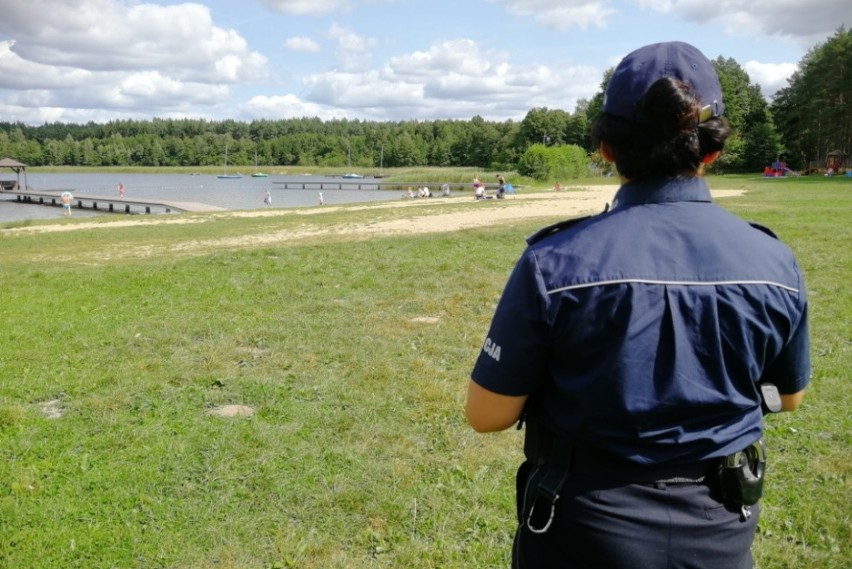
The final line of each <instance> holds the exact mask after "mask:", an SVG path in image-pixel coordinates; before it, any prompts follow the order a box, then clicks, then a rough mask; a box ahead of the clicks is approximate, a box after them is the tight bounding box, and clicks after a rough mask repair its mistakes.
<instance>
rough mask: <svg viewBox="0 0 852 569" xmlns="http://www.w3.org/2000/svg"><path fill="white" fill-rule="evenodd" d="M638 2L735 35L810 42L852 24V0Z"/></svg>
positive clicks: (670, 0) (807, 44) (642, 0)
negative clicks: (851, 7) (850, 6)
mask: <svg viewBox="0 0 852 569" xmlns="http://www.w3.org/2000/svg"><path fill="white" fill-rule="evenodd" d="M634 1H635V2H636V3H637V4H639V5H641V6H644V7H646V8H650V9H652V10H656V11H658V12H662V13H669V14H675V15H677V16H678V17H680V18H682V19H684V20H686V21H689V22H695V23H698V24H719V25H722V26H723V27H724V28H725V30H726V31H727V32H728V33H730V34H733V35H748V36H755V35H760V36H764V35H765V36H778V37H783V38H789V39H791V40H794V41H796V42H798V43H799V44H801V45H805V46H810V45H812V44H814V43H815V42H818V41H821V40H824V39H825V37H826V30H836V29H837V28H839V27H840V26H841V25H845V26H846V27H847V28H848V27H849V26H850V24H852V10H850V9H849V0H819V1H818V2H814V1H813V0H786V1H784V2H778V1H777V0H727V1H726V2H724V3H723V4H721V5H720V4H717V3H713V2H707V1H706V0H634Z"/></svg>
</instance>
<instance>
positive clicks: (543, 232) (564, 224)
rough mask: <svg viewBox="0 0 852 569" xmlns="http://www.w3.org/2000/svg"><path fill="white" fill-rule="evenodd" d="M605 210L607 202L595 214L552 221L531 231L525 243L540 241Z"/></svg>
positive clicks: (531, 243) (530, 243)
mask: <svg viewBox="0 0 852 569" xmlns="http://www.w3.org/2000/svg"><path fill="white" fill-rule="evenodd" d="M607 211H609V204H607V206H606V209H604V210H603V212H602V213H598V214H595V215H586V216H583V217H575V218H572V219H566V220H564V221H560V222H558V223H554V224H553V225H548V226H547V227H543V228H542V229H539V230H538V231H536V232H535V233H533V234H532V235H530V236H529V237H527V245H533V244H535V243H538V242H539V241H541V240H542V239H544V238H545V237H550V236H551V235H553V234H555V233H559V232H560V231H563V230H565V229H568V228H569V227H573V226H575V225H577V224H578V223H580V222H583V221H586V220H587V219H592V218H593V217H597V216H598V215H603V214H604V213H606V212H607Z"/></svg>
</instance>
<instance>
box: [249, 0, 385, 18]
mask: <svg viewBox="0 0 852 569" xmlns="http://www.w3.org/2000/svg"><path fill="white" fill-rule="evenodd" d="M393 1H394V0H261V2H262V3H263V4H264V5H265V6H266V7H268V8H269V9H270V10H273V11H275V12H280V13H282V14H288V15H291V16H320V15H323V14H332V13H338V12H349V11H352V10H353V9H355V8H356V7H358V6H359V5H361V4H375V3H377V2H393Z"/></svg>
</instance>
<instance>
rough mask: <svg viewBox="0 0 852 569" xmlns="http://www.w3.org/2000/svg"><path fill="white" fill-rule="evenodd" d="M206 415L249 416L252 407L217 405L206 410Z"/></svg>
mask: <svg viewBox="0 0 852 569" xmlns="http://www.w3.org/2000/svg"><path fill="white" fill-rule="evenodd" d="M207 414H208V415H213V416H215V417H251V416H252V415H254V408H252V407H249V406H248V405H219V406H218V407H213V408H212V409H208V410H207Z"/></svg>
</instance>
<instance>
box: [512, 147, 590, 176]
mask: <svg viewBox="0 0 852 569" xmlns="http://www.w3.org/2000/svg"><path fill="white" fill-rule="evenodd" d="M588 167H589V160H588V157H587V156H586V151H585V150H583V149H582V148H580V147H579V146H576V145H573V144H571V145H567V146H550V147H548V146H544V145H543V144H533V145H532V146H530V147H529V148H528V149H527V151H526V152H524V154H523V156H521V159H520V161H519V162H518V173H519V174H521V175H522V176H528V177H530V178H534V179H536V180H553V179H577V178H580V177H583V176H585V175H586V174H587V173H588Z"/></svg>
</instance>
